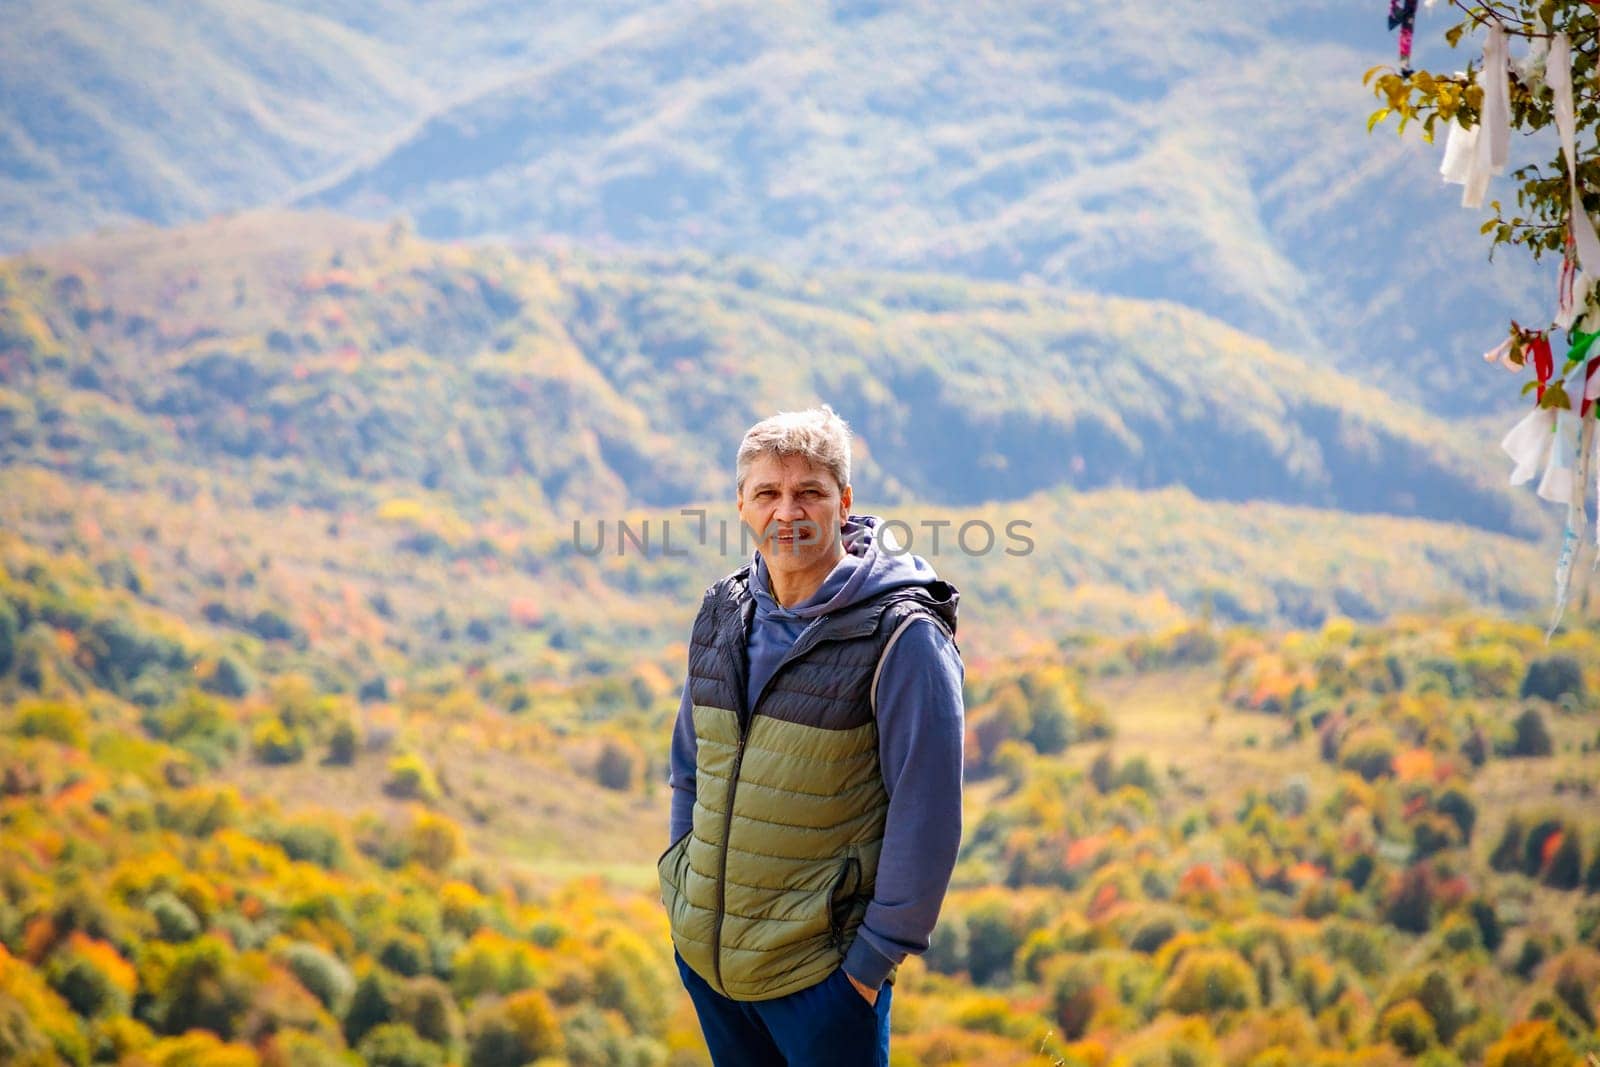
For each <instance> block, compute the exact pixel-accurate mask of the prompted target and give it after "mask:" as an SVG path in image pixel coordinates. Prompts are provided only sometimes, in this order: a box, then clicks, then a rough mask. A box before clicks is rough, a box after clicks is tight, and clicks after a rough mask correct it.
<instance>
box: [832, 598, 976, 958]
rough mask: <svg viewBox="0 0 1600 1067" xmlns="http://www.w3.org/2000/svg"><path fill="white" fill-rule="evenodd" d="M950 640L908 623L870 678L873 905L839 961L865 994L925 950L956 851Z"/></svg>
mask: <svg viewBox="0 0 1600 1067" xmlns="http://www.w3.org/2000/svg"><path fill="white" fill-rule="evenodd" d="M964 677H965V672H964V669H963V667H962V663H961V654H960V653H959V652H957V651H956V647H955V643H954V642H953V641H951V640H950V638H949V637H947V636H946V635H945V632H944V630H943V629H942V628H941V627H940V626H939V625H938V624H937V623H935V622H934V621H933V620H932V619H919V620H917V621H916V622H913V623H912V624H911V625H909V626H907V627H906V629H905V631H904V632H902V633H901V634H900V638H899V640H898V641H896V642H895V644H894V647H893V648H891V649H890V650H889V652H888V655H887V656H886V657H885V658H884V663H883V670H882V673H881V674H880V675H879V676H878V762H879V766H880V767H881V769H882V771H883V784H884V788H885V789H886V790H887V791H888V794H889V812H888V815H887V817H886V820H885V822H884V828H883V852H882V854H881V855H880V857H879V859H878V876H877V883H876V886H875V888H874V891H873V897H872V903H871V904H869V905H868V906H867V913H866V916H865V918H864V919H863V920H862V923H861V927H860V929H859V930H858V931H857V934H856V939H855V941H854V943H853V944H852V945H851V946H850V951H849V954H848V955H846V956H845V960H844V970H845V973H846V974H847V975H849V976H850V977H852V978H854V979H856V980H857V981H858V982H860V983H862V984H863V985H865V986H867V987H868V988H870V989H876V988H878V986H880V985H882V984H883V980H884V979H885V978H886V977H888V974H889V969H890V968H891V967H893V966H894V965H895V964H897V963H899V962H900V961H901V960H903V959H904V958H905V957H906V956H907V955H908V954H911V953H921V952H925V951H927V948H928V938H929V937H930V936H931V935H932V933H933V925H934V923H935V922H936V921H937V920H938V918H939V907H940V905H941V904H943V903H944V894H945V890H946V889H948V888H949V886H950V873H951V871H952V870H954V868H955V864H956V852H957V850H958V849H959V848H960V845H961V733H962V721H963V707H962V698H961V685H962V681H963V679H964Z"/></svg>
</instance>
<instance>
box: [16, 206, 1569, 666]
mask: <svg viewBox="0 0 1600 1067" xmlns="http://www.w3.org/2000/svg"><path fill="white" fill-rule="evenodd" d="M813 399H828V400H831V401H832V402H833V403H835V404H836V405H837V406H838V408H839V409H840V410H841V411H842V412H843V413H844V414H845V416H846V417H847V418H849V419H850V420H851V421H852V422H853V423H854V424H855V425H856V426H857V428H858V430H859V431H860V436H859V438H858V441H857V444H858V456H857V474H856V477H855V482H856V486H857V492H858V496H859V499H860V500H861V501H862V504H863V506H865V507H868V508H869V509H871V510H875V511H877V512H879V513H882V514H885V515H889V516H892V517H895V518H899V519H901V520H902V521H904V522H906V523H908V524H909V525H910V526H911V527H912V532H913V535H914V536H915V535H916V534H917V532H918V531H921V535H922V538H923V540H922V541H920V542H916V541H914V542H913V544H912V548H913V550H914V551H917V552H920V553H923V554H928V555H931V556H933V557H934V558H935V562H936V564H937V565H938V566H939V568H940V569H941V571H943V572H945V573H946V575H947V576H948V577H949V578H951V580H953V581H955V582H956V583H957V584H958V585H959V586H960V587H961V588H963V589H964V590H966V591H967V594H968V596H967V599H966V604H967V605H968V606H967V609H966V610H967V616H966V618H967V621H966V623H964V625H965V626H967V627H969V628H970V630H969V632H971V633H972V634H974V635H976V636H977V638H978V640H979V641H980V642H981V641H992V642H994V643H995V644H996V645H1007V646H1010V647H1025V646H1028V645H1031V644H1033V643H1035V642H1036V641H1038V640H1039V639H1040V636H1041V635H1043V636H1044V638H1045V639H1046V640H1048V639H1050V635H1055V634H1059V633H1062V632H1065V631H1069V630H1074V629H1083V628H1091V629H1094V628H1104V629H1110V630H1112V631H1119V632H1120V631H1124V630H1127V629H1129V628H1139V627H1147V626H1150V625H1161V624H1165V623H1167V622H1170V621H1172V620H1175V619H1179V618H1182V617H1185V616H1188V615H1192V614H1195V613H1198V612H1202V611H1211V612H1214V613H1215V614H1216V615H1217V616H1218V617H1219V618H1223V619H1226V620H1229V621H1235V622H1248V623H1252V624H1282V623H1288V624H1292V625H1316V624H1319V623H1320V622H1321V620H1323V619H1324V618H1327V617H1329V616H1332V615H1348V616H1352V617H1356V618H1359V619H1378V618H1381V617H1385V616H1388V615H1390V614H1393V613H1395V612H1404V611H1410V610H1421V609H1430V608H1437V607H1440V606H1447V605H1467V604H1471V605H1478V606H1480V607H1484V608H1490V609H1493V610H1499V611H1506V612H1511V613H1520V612H1523V611H1526V610H1529V609H1531V608H1533V607H1534V606H1535V605H1536V604H1538V603H1539V602H1540V600H1541V598H1542V596H1543V593H1544V588H1545V583H1546V582H1547V577H1546V576H1547V574H1548V566H1549V564H1548V559H1547V556H1546V554H1545V553H1544V551H1543V550H1541V549H1540V548H1539V547H1538V546H1537V545H1536V544H1534V543H1532V542H1529V541H1526V540H1521V539H1519V537H1518V536H1517V535H1518V534H1521V533H1523V532H1524V531H1527V530H1532V529H1539V528H1540V527H1541V526H1542V525H1543V524H1542V523H1540V521H1539V520H1540V519H1541V518H1543V516H1542V515H1541V514H1540V513H1539V512H1538V511H1537V510H1536V509H1535V508H1534V507H1533V505H1532V504H1531V503H1529V502H1527V501H1525V500H1520V499H1519V498H1518V497H1517V496H1515V495H1513V494H1512V493H1510V492H1509V491H1508V490H1506V489H1504V488H1502V487H1499V486H1497V485H1495V484H1494V482H1495V481H1497V480H1498V467H1497V466H1496V464H1497V463H1498V461H1497V460H1496V459H1495V458H1493V457H1484V456H1483V455H1482V446H1481V445H1479V444H1476V443H1475V442H1473V440H1472V438H1471V437H1470V434H1469V432H1468V431H1463V430H1459V429H1457V428H1455V427H1452V426H1451V425H1449V424H1447V423H1444V422H1442V421H1440V420H1438V419H1435V418H1433V417H1431V416H1428V415H1425V414H1422V413H1420V412H1418V411H1416V410H1414V409H1408V408H1406V407H1405V406H1404V405H1402V404H1400V403H1398V402H1396V401H1393V400H1391V399H1388V398H1385V397H1384V396H1382V395H1380V394H1378V393H1376V392H1375V391H1373V390H1371V389H1370V388H1367V387H1364V386H1360V385H1357V384H1355V383H1352V382H1351V381H1349V380H1347V379H1344V378H1341V377H1340V376H1338V375H1337V374H1335V373H1333V372H1331V371H1327V370H1324V369H1319V368H1316V367H1314V366H1310V365H1308V364H1306V363H1304V362H1301V361H1297V360H1294V359H1292V358H1290V357H1287V356H1284V355H1282V354H1281V353H1278V352H1276V351H1274V350H1273V349H1271V348H1270V347H1269V346H1267V345H1265V344H1264V343H1262V342H1260V341H1258V340H1255V339H1253V338H1250V337H1247V336H1245V335H1242V334H1239V333H1237V332H1236V331H1233V330H1231V329H1229V328H1227V327H1224V326H1221V325H1220V324H1217V323H1215V322H1212V321H1209V320H1207V319H1205V318H1203V317H1201V316H1199V315H1197V314H1196V313H1194V312H1190V311H1186V310H1183V309H1180V308H1176V307H1172V306H1170V305H1149V304H1139V303H1135V302H1130V301H1119V300H1107V299H1104V298H1096V297H1090V296H1084V295H1081V294H1071V293H1057V292H1039V291H1035V290H1029V289H1023V288H1019V287H1015V286H1007V285H1002V284H997V283H989V284H977V283H972V282H968V281H963V280H960V279H953V278H938V277H924V276H903V275H892V274H859V273H858V274H827V273H818V274H810V275H797V274H792V273H789V272H785V271H782V270H780V269H778V268H775V267H772V266H771V265H767V264H762V263H759V262H755V261H735V262H732V263H726V264H718V263H713V262H711V261H707V260H701V259H694V258H678V259H626V258H622V259H611V260H599V259H580V258H577V257H571V256H559V255H526V256H518V255H513V254H511V253H508V252H507V251H505V250H503V249H497V248H493V247H470V246H461V245H442V244H434V243H430V242H426V241H422V240H420V239H417V238H415V237H414V236H413V235H411V234H410V233H409V232H408V231H406V230H405V229H404V228H403V227H396V226H390V227H379V226H374V225H370V224H363V223H357V222H352V221H349V220H341V219H338V218H335V217H330V216H316V215H290V214H252V215H246V216H240V217H237V218H232V219H219V220H215V221H213V222H211V223H207V224H204V225H201V226H196V227H189V228H186V229H182V230H178V231H172V232H167V231H157V230H148V229H145V230H132V231H127V232H124V233H121V234H114V235H109V236H106V237H102V238H96V239H94V240H90V241H85V242H76V243H72V244H68V245H64V246H60V247H57V248H53V249H48V250H44V251H41V252H38V253H35V254H32V255H30V256H26V257H18V258H13V259H11V260H7V261H4V262H3V263H0V461H3V462H0V481H3V484H4V488H5V492H4V493H3V494H0V521H4V522H5V523H6V524H7V525H8V526H10V527H12V528H14V529H17V530H20V531H23V532H24V533H26V535H27V536H28V537H29V538H30V539H31V540H33V541H34V542H35V543H38V544H41V545H45V546H49V547H51V548H52V549H53V550H55V551H59V552H64V553H69V554H74V555H81V554H88V555H90V556H91V557H93V558H94V559H95V560H96V563H97V564H99V563H104V564H105V565H106V566H109V567H123V566H132V567H133V568H134V569H135V570H136V571H138V572H140V573H143V574H144V579H143V581H142V583H141V584H142V586H143V588H145V589H146V590H147V593H146V595H147V596H149V597H150V598H152V600H154V601H155V602H157V603H159V604H161V605H162V606H163V607H165V608H166V609H168V610H172V611H175V612H177V613H178V614H180V615H181V616H183V617H185V618H188V619H190V620H194V621H196V622H197V623H199V624H203V625H206V626H215V627H220V628H221V629H222V630H223V631H226V632H233V633H237V634H243V635H249V636H250V638H251V639H252V640H262V641H266V642H267V643H268V646H269V647H272V648H277V649H279V650H280V653H281V654H283V655H287V656H301V655H312V656H313V658H314V659H315V658H316V657H317V656H319V655H323V654H329V655H333V656H334V657H336V658H341V659H343V660H344V661H345V662H351V661H355V660H361V659H365V660H366V661H368V662H369V663H370V664H371V668H372V670H373V672H374V673H385V672H392V671H395V670H398V669H401V668H402V667H405V666H408V665H416V664H419V663H421V664H433V665H442V664H445V663H448V662H450V661H451V660H452V659H454V658H458V657H467V658H473V659H477V658H486V659H487V660H488V661H492V662H497V663H500V664H509V663H513V662H515V663H521V664H523V666H524V667H525V668H526V669H527V670H529V671H531V672H532V676H533V677H557V678H568V677H579V676H592V675H597V674H603V673H604V672H606V671H608V670H611V669H614V668H616V667H619V666H622V665H625V664H626V663H627V662H628V657H629V656H632V655H635V653H634V652H633V651H630V650H634V649H641V648H643V649H660V648H663V647H665V646H667V645H668V644H669V643H670V642H673V641H677V640H681V636H682V633H681V631H682V627H683V625H685V624H686V622H687V618H688V613H689V612H690V611H691V610H692V607H693V604H694V602H695V599H696V596H697V593H698V591H699V590H700V589H702V588H703V587H704V585H705V584H706V582H707V581H709V580H710V578H711V577H713V576H714V575H716V574H720V573H724V572H726V571H727V570H730V569H732V568H733V566H735V565H736V564H737V561H738V557H739V554H740V550H739V548H738V545H737V531H736V528H735V529H734V531H733V532H734V537H733V542H734V543H733V544H732V545H731V546H730V547H727V548H723V547H719V545H718V541H720V540H721V539H720V538H715V537H713V538H712V539H710V540H709V541H707V542H705V543H700V544H694V543H686V542H688V541H690V535H691V533H692V531H694V530H695V528H696V524H695V522H694V521H693V520H691V519H690V518H688V517H687V516H686V515H685V514H684V513H683V512H682V510H681V509H683V508H685V507H691V508H692V507H704V508H707V509H708V512H709V515H710V516H711V517H712V518H713V519H714V520H717V521H718V522H719V524H720V522H721V521H723V517H724V516H725V521H726V522H728V523H732V521H733V519H732V514H731V510H728V511H724V510H723V509H724V508H727V506H728V496H729V493H730V487H729V481H728V479H729V473H728V471H729V468H730V467H731V462H732V451H733V449H734V447H735V445H736V443H737V440H738V435H739V433H740V432H741V431H742V429H743V428H744V427H745V426H746V425H748V424H749V423H750V422H752V421H754V420H755V419H757V418H759V417H761V416H762V415H764V414H767V413H768V412H770V411H771V410H773V409H775V408H777V407H779V406H780V405H788V406H794V405H798V404H803V403H807V402H810V401H812V400H813ZM623 520H626V521H627V522H629V523H630V524H631V525H632V527H633V529H634V530H635V531H638V530H640V529H642V528H643V526H644V524H646V523H649V524H652V525H653V528H654V531H655V533H654V536H655V538H656V539H657V542H658V543H657V545H656V547H655V550H654V551H632V550H629V551H624V552H620V553H619V552H617V551H615V546H616V544H617V539H618V530H617V524H618V523H619V522H620V521H623ZM938 522H945V523H948V524H949V525H947V526H946V527H944V529H945V531H946V533H945V543H944V545H943V546H942V548H939V549H935V548H934V547H933V545H932V543H931V540H930V537H931V532H932V531H933V529H934V527H933V526H932V525H931V524H934V523H938ZM969 522H978V523H983V524H987V528H988V529H989V530H991V531H994V533H995V534H996V542H995V543H994V544H993V545H992V546H985V545H984V543H983V541H982V539H981V538H977V537H976V535H974V537H973V538H971V539H969V540H970V541H971V543H972V545H974V546H976V551H962V550H961V546H960V545H956V544H953V543H952V542H953V538H954V531H956V530H958V529H959V528H960V527H961V526H962V525H963V524H966V523H969ZM1016 522H1021V523H1025V524H1028V525H1027V527H1025V528H1026V529H1028V530H1030V535H1029V536H1030V537H1031V539H1032V541H1033V545H1034V547H1033V548H1031V549H1029V556H1028V558H1026V559H1019V558H1016V557H1014V556H1012V555H1008V554H1006V553H1005V549H1006V548H1008V547H1015V544H1016V542H1013V541H1012V540H1011V539H1009V538H1008V537H1002V536H1001V535H1002V534H1003V532H1004V531H1007V530H1008V529H1009V527H1010V524H1012V523H1016ZM602 523H603V524H605V529H606V530H607V531H609V532H608V533H607V534H606V539H607V541H608V546H607V547H606V549H605V551H604V552H602V553H601V554H600V555H599V556H594V555H593V553H592V552H591V551H584V550H581V546H585V545H589V546H592V545H593V544H594V543H595V540H596V536H597V534H598V533H599V532H600V530H601V524H602ZM668 523H671V524H673V526H674V534H673V536H674V537H675V539H676V541H675V545H674V556H673V557H671V558H668V557H665V556H663V555H662V553H661V551H660V545H659V539H660V538H661V536H662V534H663V531H664V528H665V527H666V525H667V524H668ZM719 528H723V529H726V527H721V526H720V525H719ZM980 529H981V527H974V530H975V531H976V530H980ZM575 530H576V531H577V532H576V533H575ZM677 552H686V555H684V556H683V557H681V558H678V557H677V556H676V553H677ZM128 561H132V562H131V563H129V562H128ZM1180 564H1181V565H1180ZM360 681H361V679H353V680H351V684H357V683H359V682H360Z"/></svg>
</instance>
